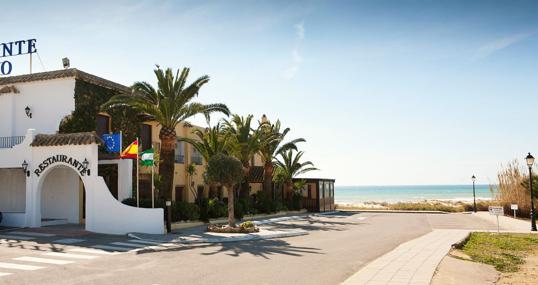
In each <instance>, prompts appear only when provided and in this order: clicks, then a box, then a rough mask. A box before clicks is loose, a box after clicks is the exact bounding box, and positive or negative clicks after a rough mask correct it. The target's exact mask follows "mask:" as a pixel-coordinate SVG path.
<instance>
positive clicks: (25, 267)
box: [0, 262, 45, 270]
mask: <svg viewBox="0 0 538 285" xmlns="http://www.w3.org/2000/svg"><path fill="white" fill-rule="evenodd" d="M0 268H6V269H17V270H38V269H42V268H45V267H41V266H33V265H23V264H16V263H8V262H0Z"/></svg>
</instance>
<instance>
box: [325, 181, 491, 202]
mask: <svg viewBox="0 0 538 285" xmlns="http://www.w3.org/2000/svg"><path fill="white" fill-rule="evenodd" d="M490 188H492V190H490ZM475 189H476V199H477V200H491V199H493V198H494V197H495V194H496V191H497V188H496V186H491V185H476V188H475ZM334 199H335V203H337V204H361V203H364V202H388V203H396V202H420V201H424V200H441V201H462V202H470V201H473V186H472V185H402V186H335V190H334Z"/></svg>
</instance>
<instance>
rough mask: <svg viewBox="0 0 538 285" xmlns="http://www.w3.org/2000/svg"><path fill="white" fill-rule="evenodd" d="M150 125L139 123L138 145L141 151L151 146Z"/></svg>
mask: <svg viewBox="0 0 538 285" xmlns="http://www.w3.org/2000/svg"><path fill="white" fill-rule="evenodd" d="M151 140H152V139H151V126H150V125H146V124H142V125H140V146H141V147H142V149H141V151H144V150H146V149H150V148H151V143H152V141H151Z"/></svg>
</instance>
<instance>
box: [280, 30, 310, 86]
mask: <svg viewBox="0 0 538 285" xmlns="http://www.w3.org/2000/svg"><path fill="white" fill-rule="evenodd" d="M294 28H295V40H296V41H295V47H294V48H293V50H292V51H291V62H290V66H288V68H286V69H285V70H284V72H283V74H282V75H283V77H284V78H285V79H287V80H291V79H292V78H293V77H295V75H296V74H297V72H298V71H299V68H300V67H301V63H302V62H303V57H302V55H301V53H300V51H299V45H300V44H301V42H302V41H303V40H304V35H305V29H304V22H300V23H297V24H296V25H295V26H294Z"/></svg>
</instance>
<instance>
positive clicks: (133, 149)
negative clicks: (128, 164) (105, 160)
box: [120, 139, 138, 159]
mask: <svg viewBox="0 0 538 285" xmlns="http://www.w3.org/2000/svg"><path fill="white" fill-rule="evenodd" d="M120 157H121V158H134V159H136V158H137V157H138V139H136V140H135V141H134V142H133V143H132V144H130V145H129V146H128V147H127V148H126V149H125V150H124V151H123V152H122V153H121V155H120Z"/></svg>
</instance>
